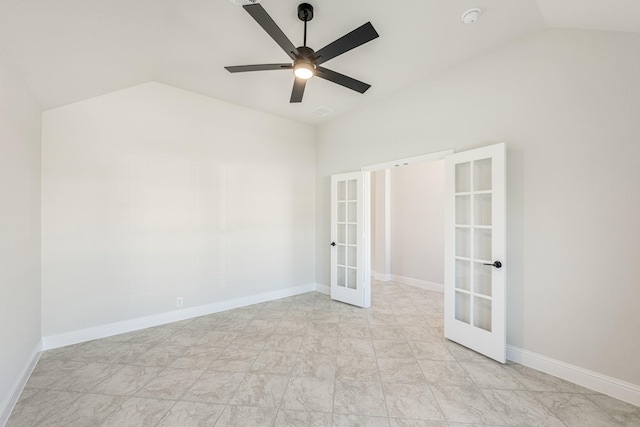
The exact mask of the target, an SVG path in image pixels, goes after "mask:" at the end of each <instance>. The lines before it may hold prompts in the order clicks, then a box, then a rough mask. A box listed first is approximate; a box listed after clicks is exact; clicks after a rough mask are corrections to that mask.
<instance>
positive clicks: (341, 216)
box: [338, 202, 347, 222]
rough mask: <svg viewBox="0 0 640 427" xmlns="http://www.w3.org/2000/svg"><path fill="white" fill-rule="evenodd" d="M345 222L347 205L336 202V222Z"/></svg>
mask: <svg viewBox="0 0 640 427" xmlns="http://www.w3.org/2000/svg"><path fill="white" fill-rule="evenodd" d="M346 220H347V204H346V203H345V202H338V222H345V221H346Z"/></svg>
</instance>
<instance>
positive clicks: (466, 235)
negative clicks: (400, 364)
mask: <svg viewBox="0 0 640 427" xmlns="http://www.w3.org/2000/svg"><path fill="white" fill-rule="evenodd" d="M445 174H446V177H445V194H446V213H445V218H446V220H445V227H446V228H445V324H444V334H445V337H446V338H448V339H450V340H452V341H455V342H457V343H459V344H462V345H464V346H465V347H468V348H470V349H472V350H475V351H477V352H479V353H482V354H484V355H485V356H487V357H490V358H492V359H495V360H497V361H499V362H501V363H505V361H506V323H505V317H506V273H507V272H506V267H507V265H506V200H505V196H506V194H505V190H506V176H505V145H504V144H496V145H491V146H488V147H483V148H479V149H476V150H470V151H465V152H461V153H456V154H452V155H450V156H447V157H446V158H445Z"/></svg>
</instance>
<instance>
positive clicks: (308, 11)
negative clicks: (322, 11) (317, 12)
mask: <svg viewBox="0 0 640 427" xmlns="http://www.w3.org/2000/svg"><path fill="white" fill-rule="evenodd" d="M298 18H300V20H301V21H304V22H308V21H311V20H312V19H313V6H311V5H310V4H309V3H300V4H299V5H298Z"/></svg>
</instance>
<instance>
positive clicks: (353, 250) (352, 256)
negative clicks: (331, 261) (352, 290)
mask: <svg viewBox="0 0 640 427" xmlns="http://www.w3.org/2000/svg"><path fill="white" fill-rule="evenodd" d="M357 252H358V248H357V247H356V246H349V247H348V248H347V253H348V255H349V256H348V257H347V262H348V265H349V267H355V266H357V262H358V258H357Z"/></svg>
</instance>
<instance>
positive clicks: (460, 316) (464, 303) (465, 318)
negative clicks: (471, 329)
mask: <svg viewBox="0 0 640 427" xmlns="http://www.w3.org/2000/svg"><path fill="white" fill-rule="evenodd" d="M454 298H455V299H456V319H457V320H460V321H461V322H464V323H469V324H470V323H471V301H470V298H469V294H463V293H462V292H457V291H456V292H455V297H454Z"/></svg>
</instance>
